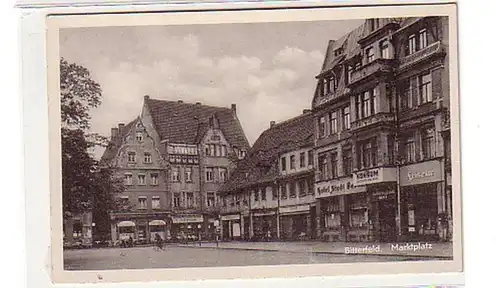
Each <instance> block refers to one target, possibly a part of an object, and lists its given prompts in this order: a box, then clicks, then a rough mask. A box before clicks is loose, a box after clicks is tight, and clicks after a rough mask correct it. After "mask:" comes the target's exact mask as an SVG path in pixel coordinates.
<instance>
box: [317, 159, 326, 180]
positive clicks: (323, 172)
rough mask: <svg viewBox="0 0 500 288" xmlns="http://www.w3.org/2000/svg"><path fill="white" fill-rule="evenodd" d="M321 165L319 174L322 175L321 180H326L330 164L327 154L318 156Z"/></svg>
mask: <svg viewBox="0 0 500 288" xmlns="http://www.w3.org/2000/svg"><path fill="white" fill-rule="evenodd" d="M318 163H319V173H320V174H321V180H326V179H327V178H328V177H327V173H328V163H327V159H326V154H322V155H319V156H318Z"/></svg>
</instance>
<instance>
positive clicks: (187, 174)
mask: <svg viewBox="0 0 500 288" xmlns="http://www.w3.org/2000/svg"><path fill="white" fill-rule="evenodd" d="M184 178H185V180H186V182H193V168H191V167H185V168H184Z"/></svg>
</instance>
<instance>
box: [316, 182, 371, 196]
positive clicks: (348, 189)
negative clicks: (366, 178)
mask: <svg viewBox="0 0 500 288" xmlns="http://www.w3.org/2000/svg"><path fill="white" fill-rule="evenodd" d="M316 187H317V188H316V192H317V196H318V197H327V196H332V195H343V194H350V193H360V192H365V191H366V187H365V186H360V187H357V186H355V185H354V181H353V178H351V177H349V178H343V179H338V180H332V181H329V182H327V183H321V184H316Z"/></svg>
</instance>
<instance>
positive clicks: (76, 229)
mask: <svg viewBox="0 0 500 288" xmlns="http://www.w3.org/2000/svg"><path fill="white" fill-rule="evenodd" d="M82 236H83V225H82V221H81V220H75V222H74V223H73V238H79V237H82Z"/></svg>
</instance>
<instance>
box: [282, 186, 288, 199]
mask: <svg viewBox="0 0 500 288" xmlns="http://www.w3.org/2000/svg"><path fill="white" fill-rule="evenodd" d="M280 191H281V199H286V198H288V195H287V193H286V184H281V188H280Z"/></svg>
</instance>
